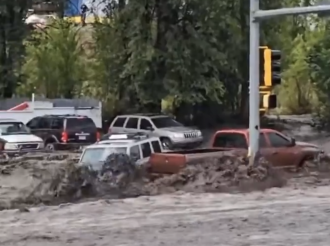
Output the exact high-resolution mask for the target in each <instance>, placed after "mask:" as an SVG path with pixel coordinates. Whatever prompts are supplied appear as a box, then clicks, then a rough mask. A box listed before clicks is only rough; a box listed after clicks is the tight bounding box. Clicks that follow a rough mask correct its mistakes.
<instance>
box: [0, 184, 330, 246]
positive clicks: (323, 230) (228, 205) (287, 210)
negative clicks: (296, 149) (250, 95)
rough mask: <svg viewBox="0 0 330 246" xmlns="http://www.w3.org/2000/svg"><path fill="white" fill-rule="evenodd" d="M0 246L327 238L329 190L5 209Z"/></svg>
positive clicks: (311, 241) (304, 245)
mask: <svg viewBox="0 0 330 246" xmlns="http://www.w3.org/2000/svg"><path fill="white" fill-rule="evenodd" d="M0 225H1V226H0V245H2V246H10V245H15V246H60V245H79V246H92V245H95V246H103V245H104V246H108V245H118V246H119V245H130V246H142V245H152V246H158V245H159V246H166V245H169V246H170V245H171V246H173V245H181V246H186V245H187V246H188V245H189V246H191V245H196V246H197V245H198V246H201V245H202V246H209V245H210V246H215V245H226V246H230V245H235V246H236V245H237V246H243V245H244V246H247V245H254V246H258V245H260V246H261V245H268V246H275V245H276V246H278V245H300V246H311V245H314V246H316V245H317V246H321V245H322V246H328V245H329V243H330V187H328V186H321V187H314V188H312V187H309V188H308V187H302V188H301V189H297V188H293V187H288V188H273V189H270V190H267V191H266V192H252V193H246V194H236V195H235V194H182V193H176V194H171V195H161V196H155V197H139V198H130V199H124V200H100V201H95V202H87V203H81V204H66V205H60V206H54V207H46V206H45V207H38V208H32V209H30V212H24V211H18V210H6V211H2V212H0Z"/></svg>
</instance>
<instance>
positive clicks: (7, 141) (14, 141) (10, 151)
mask: <svg viewBox="0 0 330 246" xmlns="http://www.w3.org/2000/svg"><path fill="white" fill-rule="evenodd" d="M43 149H44V142H43V140H42V139H41V138H40V137H38V136H35V135H33V134H31V132H30V130H29V128H27V127H26V126H25V125H24V124H23V123H22V122H20V121H17V120H14V119H0V152H1V153H6V154H7V155H9V156H10V155H13V156H15V155H18V154H23V153H27V152H33V151H40V150H43Z"/></svg>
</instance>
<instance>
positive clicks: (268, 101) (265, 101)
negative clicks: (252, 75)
mask: <svg viewBox="0 0 330 246" xmlns="http://www.w3.org/2000/svg"><path fill="white" fill-rule="evenodd" d="M276 107H277V97H276V95H274V94H271V91H261V92H260V105H259V109H260V111H267V110H268V109H274V108H276Z"/></svg>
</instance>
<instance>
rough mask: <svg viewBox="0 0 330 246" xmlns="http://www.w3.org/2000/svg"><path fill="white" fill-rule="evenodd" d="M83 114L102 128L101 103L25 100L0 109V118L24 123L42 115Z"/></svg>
mask: <svg viewBox="0 0 330 246" xmlns="http://www.w3.org/2000/svg"><path fill="white" fill-rule="evenodd" d="M65 114H68V115H73V114H74V115H84V116H87V117H89V118H91V119H92V120H93V121H94V123H95V125H96V127H98V128H102V103H101V102H100V103H99V106H98V107H54V104H53V103H52V102H49V101H41V100H37V101H35V100H34V98H33V97H32V101H26V102H24V103H21V104H19V105H17V106H16V107H13V108H11V109H9V110H6V111H0V119H15V120H19V121H21V122H23V123H24V124H26V123H27V122H29V121H30V120H31V119H33V118H34V117H37V116H43V115H65Z"/></svg>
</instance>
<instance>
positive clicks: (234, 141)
mask: <svg viewBox="0 0 330 246" xmlns="http://www.w3.org/2000/svg"><path fill="white" fill-rule="evenodd" d="M213 146H214V147H223V148H247V147H248V146H247V142H246V139H245V136H244V134H242V133H234V132H230V133H229V132H228V133H219V134H217V135H216V137H215V139H214V143H213Z"/></svg>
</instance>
